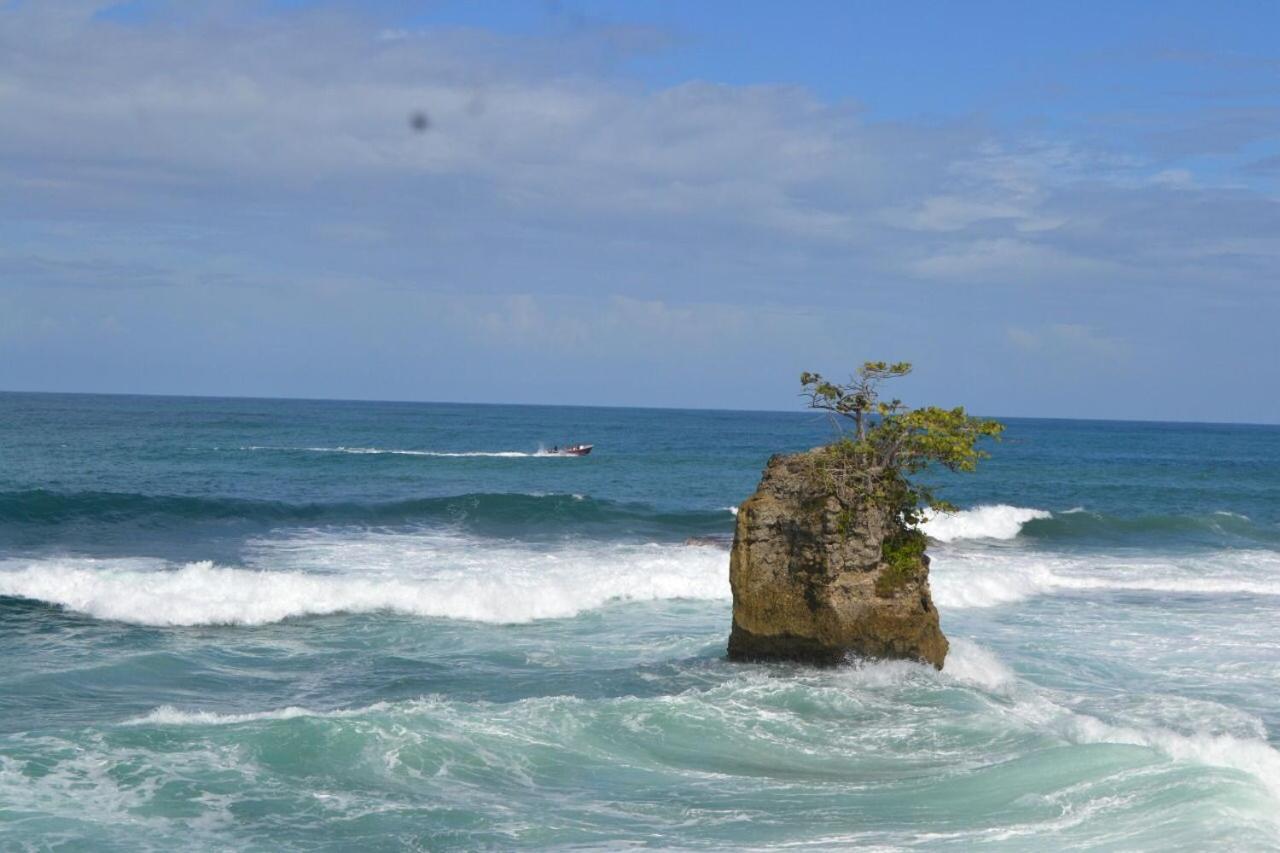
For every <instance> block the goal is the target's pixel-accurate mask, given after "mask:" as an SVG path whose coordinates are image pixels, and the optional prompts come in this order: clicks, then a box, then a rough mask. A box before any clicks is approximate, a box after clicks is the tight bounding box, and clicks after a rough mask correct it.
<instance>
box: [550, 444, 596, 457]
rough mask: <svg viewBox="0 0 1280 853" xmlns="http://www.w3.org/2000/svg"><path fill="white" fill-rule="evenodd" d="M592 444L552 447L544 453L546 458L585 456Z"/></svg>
mask: <svg viewBox="0 0 1280 853" xmlns="http://www.w3.org/2000/svg"><path fill="white" fill-rule="evenodd" d="M593 447H595V445H594V444H570V445H568V446H566V447H553V448H551V449H550V450H548V451H546V453H547V455H548V456H586V455H587V454H588V453H590V452H591V448H593Z"/></svg>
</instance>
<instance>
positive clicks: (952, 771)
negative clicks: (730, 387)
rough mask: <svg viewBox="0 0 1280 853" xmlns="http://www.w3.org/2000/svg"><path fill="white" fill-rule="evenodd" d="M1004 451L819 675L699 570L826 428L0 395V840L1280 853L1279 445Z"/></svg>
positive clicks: (1214, 432) (1071, 428)
mask: <svg viewBox="0 0 1280 853" xmlns="http://www.w3.org/2000/svg"><path fill="white" fill-rule="evenodd" d="M1007 423H1008V430H1007V433H1006V440H1005V441H1004V442H1003V443H1001V444H999V445H995V446H993V447H992V448H991V449H992V452H993V458H992V459H991V460H989V461H988V462H987V463H986V464H985V465H984V466H983V468H982V470H981V471H979V472H978V473H976V474H973V475H966V476H963V477H960V476H938V477H936V478H935V479H936V481H937V482H940V483H941V484H943V486H944V493H945V495H946V496H947V497H948V498H950V499H951V500H952V501H953V502H954V503H956V504H958V505H959V506H961V507H962V512H961V513H959V514H958V515H956V516H953V517H944V518H939V519H936V520H934V521H932V522H930V524H929V525H928V530H929V532H930V534H931V535H932V536H933V537H934V540H935V541H934V543H933V545H932V546H931V554H932V556H933V558H934V563H933V587H934V595H935V600H936V602H937V604H938V606H939V609H940V611H941V613H942V617H943V628H944V630H945V631H946V632H947V633H948V635H949V636H950V637H951V639H952V641H953V651H952V654H951V656H950V657H949V659H948V663H947V666H946V668H945V669H944V671H943V672H942V673H935V672H934V671H933V670H931V669H928V668H926V667H922V666H917V665H913V664H906V663H890V664H884V663H881V664H863V665H857V664H852V665H850V666H848V667H845V668H843V669H838V670H821V671H815V670H809V669H805V668H800V667H789V666H754V665H753V666H744V665H731V664H729V663H728V662H726V661H725V660H724V659H723V653H724V642H725V639H726V638H727V634H728V625H729V616H730V612H729V611H730V606H729V598H728V594H729V590H728V579H727V567H728V554H727V551H726V550H725V549H724V548H723V547H718V546H717V545H715V544H711V545H708V544H705V542H704V541H703V538H704V537H710V539H711V540H712V541H713V542H714V541H717V540H722V539H723V538H724V537H726V536H728V535H729V534H730V533H731V532H732V526H733V516H732V514H731V512H730V509H729V508H730V507H733V506H736V505H737V504H738V503H740V502H741V501H742V500H743V499H744V498H745V497H746V496H747V495H748V494H750V492H751V491H752V489H753V488H754V485H755V483H756V480H757V479H758V477H759V473H760V470H761V469H762V467H763V465H764V463H765V460H766V459H767V458H768V456H769V455H770V454H771V453H773V452H779V451H787V450H796V449H803V448H807V447H811V446H814V445H816V444H819V443H822V442H823V441H825V440H827V438H828V435H829V429H830V427H829V425H828V424H827V422H826V421H825V420H823V419H822V418H819V417H815V416H813V415H811V414H807V413H759V412H750V413H748V412H705V411H666V410H642V409H593V408H566V407H523V406H521V407H515V406H472V405H445V404H410V403H366V402H325V401H282V400H230V399H228V400H212V399H184V398H150V397H108V396H83V395H33V394H0V649H4V650H5V652H6V654H5V660H4V662H3V663H0V848H4V849H7V848H8V847H10V846H12V847H15V848H18V849H21V848H22V847H24V846H31V847H32V848H34V849H41V848H42V847H57V846H59V845H61V846H62V847H63V848H65V849H119V850H136V849H156V850H170V849H176V848H192V847H196V848H202V849H260V850H282V849H362V850H364V849H402V848H406V847H407V848H414V847H418V848H422V849H440V848H461V849H475V848H511V847H539V848H541V847H566V846H574V845H578V846H585V847H599V846H605V845H609V844H624V845H645V846H654V847H666V848H669V847H681V848H728V849H743V848H750V847H765V846H772V845H780V844H788V845H793V846H801V847H805V846H808V847H813V848H821V849H827V848H832V847H836V848H839V847H865V846H879V847H881V848H884V849H896V848H916V847H920V848H926V849H934V848H938V849H969V848H971V847H973V846H975V845H978V844H983V845H986V846H994V847H1006V848H1009V849H1025V848H1028V847H1032V846H1037V847H1044V846H1048V847H1050V848H1063V847H1068V846H1086V847H1093V848H1097V849H1156V848H1160V849H1168V848H1181V849H1205V848H1207V847H1211V846H1223V847H1227V846H1229V847H1233V848H1235V849H1278V848H1280V822H1278V821H1277V815H1280V753H1278V752H1277V751H1276V747H1277V743H1278V742H1277V736H1276V734H1275V733H1276V732H1277V731H1280V693H1278V692H1277V691H1276V690H1275V685H1276V684H1277V683H1278V681H1280V620H1278V619H1277V615H1280V606H1278V605H1280V577H1277V571H1278V570H1280V428H1276V427H1262V426H1228V425H1186V424H1151V423H1118V422H1088V421H1049V420H1022V419H1010V420H1008V421H1007ZM575 441H588V442H593V443H594V444H595V445H596V451H595V452H594V453H593V454H592V455H591V456H589V457H585V458H582V459H572V458H560V457H548V456H544V455H538V453H537V451H538V450H539V448H540V447H546V446H551V445H553V444H565V443H568V442H575ZM691 537H697V538H698V541H699V542H700V544H689V543H688V542H687V540H689V539H690V538H691Z"/></svg>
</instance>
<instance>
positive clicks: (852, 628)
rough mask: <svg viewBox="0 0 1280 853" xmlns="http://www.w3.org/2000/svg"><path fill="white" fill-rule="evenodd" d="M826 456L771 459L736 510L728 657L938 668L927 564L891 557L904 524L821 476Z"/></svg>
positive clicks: (941, 643) (940, 650)
mask: <svg viewBox="0 0 1280 853" xmlns="http://www.w3.org/2000/svg"><path fill="white" fill-rule="evenodd" d="M824 452H825V450H824V449H823V448H818V449H816V450H812V451H809V452H807V453H796V454H790V455H779V456H774V457H773V458H772V459H770V460H769V464H768V465H767V466H766V467H765V471H764V476H763V477H762V479H761V481H760V485H759V487H758V488H757V489H756V492H755V494H753V495H752V496H751V497H749V498H748V499H747V500H746V501H745V502H744V503H743V504H742V506H741V507H740V509H739V511H738V520H737V527H736V529H735V531H734V538H733V549H732V552H731V556H730V562H729V582H730V585H731V586H732V588H733V630H732V633H731V634H730V636H729V657H730V658H731V659H734V660H798V661H804V662H807V663H814V664H835V663H839V662H841V661H843V660H844V659H845V658H846V657H847V656H849V655H854V656H858V657H865V658H902V659H908V660H919V661H924V662H927V663H930V664H932V665H933V666H935V667H937V668H939V669H941V668H942V664H943V661H944V660H945V659H946V654H947V639H946V637H945V636H943V634H942V629H941V627H940V626H939V623H938V611H937V609H936V608H935V607H934V606H933V600H932V597H931V596H930V592H929V560H928V558H927V557H925V556H924V555H923V554H922V553H921V554H918V555H914V554H913V555H909V556H908V557H906V558H902V557H900V556H897V557H894V558H893V559H892V561H890V560H888V559H887V558H886V547H885V545H886V542H890V543H892V542H893V541H894V537H895V536H900V535H901V532H902V531H901V525H900V524H899V523H898V521H897V520H896V519H895V518H894V517H893V516H892V514H891V513H890V512H889V511H888V510H886V509H883V508H880V507H878V506H876V505H875V503H874V502H872V501H865V500H862V501H853V500H850V499H849V498H848V497H847V496H845V497H841V496H840V495H839V494H838V493H837V492H838V490H836V489H833V488H831V487H830V485H829V483H826V482H824V480H823V478H822V477H820V476H815V471H818V470H820V465H819V464H817V463H820V461H821V454H823V453H824ZM889 554H890V555H891V556H892V555H893V554H894V550H893V549H892V548H890V549H889Z"/></svg>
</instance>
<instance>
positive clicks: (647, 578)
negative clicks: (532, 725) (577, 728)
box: [0, 533, 729, 625]
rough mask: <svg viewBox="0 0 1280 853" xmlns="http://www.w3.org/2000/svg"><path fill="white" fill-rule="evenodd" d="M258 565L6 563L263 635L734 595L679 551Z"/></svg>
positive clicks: (142, 609) (148, 619)
mask: <svg viewBox="0 0 1280 853" xmlns="http://www.w3.org/2000/svg"><path fill="white" fill-rule="evenodd" d="M255 565H257V566H260V567H261V568H254V567H252V566H255ZM250 566H251V567H248V568H242V567H228V566H218V565H214V564H212V563H210V562H207V561H204V562H194V563H187V564H185V565H181V566H176V567H175V566H164V565H158V564H157V563H156V562H155V561H137V560H93V561H86V560H77V559H66V558H60V559H45V560H39V561H35V562H24V561H14V560H10V561H6V562H5V563H0V595H10V596H18V597H23V598H30V599H35V600H38V601H44V602H48V603H50V604H57V605H60V606H62V607H66V608H68V609H70V610H75V611H78V612H82V613H87V614H89V615H91V616H94V617H97V618H100V619H113V620H118V621H122V622H132V623H136V624H144V625H261V624H266V623H270V622H278V621H280V620H282V619H287V618H290V617H296V616H316V615H325V614H334V613H370V612H376V611H391V612H396V613H404V614H409V615H415V616H425V617H440V618H449V619H467V620H475V621H482V622H495V623H515V622H528V621H531V620H535V619H553V618H563V617H568V616H574V615H576V614H578V613H581V612H582V611H584V610H588V609H592V608H596V607H600V606H602V605H604V604H607V603H609V602H611V601H617V600H633V601H636V600H640V601H651V600H657V599H679V598H687V599H725V598H727V597H728V595H729V585H728V562H727V559H726V557H725V555H724V553H723V552H721V551H719V550H718V549H708V548H697V547H687V546H675V545H623V544H610V545H605V544H601V545H571V546H565V547H560V548H554V549H546V550H536V549H533V548H528V547H522V546H517V545H505V546H504V545H501V544H498V543H489V544H482V543H477V542H475V541H473V540H469V539H466V538H464V537H459V536H448V535H438V536H426V535H422V536H414V535H410V534H376V533H363V534H357V533H347V534H344V535H339V534H322V533H313V534H310V535H306V536H299V537H295V538H291V539H287V540H279V541H261V542H258V543H257V544H256V546H255V553H254V555H253V556H252V558H251V562H250Z"/></svg>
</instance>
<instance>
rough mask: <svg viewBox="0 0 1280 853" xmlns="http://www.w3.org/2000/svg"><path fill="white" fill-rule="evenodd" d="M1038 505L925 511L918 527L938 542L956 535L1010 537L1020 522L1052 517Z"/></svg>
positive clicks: (949, 540)
mask: <svg viewBox="0 0 1280 853" xmlns="http://www.w3.org/2000/svg"><path fill="white" fill-rule="evenodd" d="M1052 517H1053V514H1052V513H1050V512H1047V511H1045V510H1042V509H1028V508H1026V507H1020V506H1008V505H1006V504H995V505H986V506H978V507H974V508H973V509H964V510H960V511H959V512H953V513H940V512H929V513H927V514H926V517H925V521H924V522H923V523H922V524H921V525H920V529H921V530H923V531H924V532H925V533H927V534H928V535H929V537H930V538H932V539H936V540H938V541H939V542H954V541H955V540H957V539H1013V538H1014V537H1016V536H1017V535H1018V533H1019V532H1020V531H1021V530H1022V525H1024V524H1026V523H1027V522H1028V521H1032V520H1034V519H1037V518H1052Z"/></svg>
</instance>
